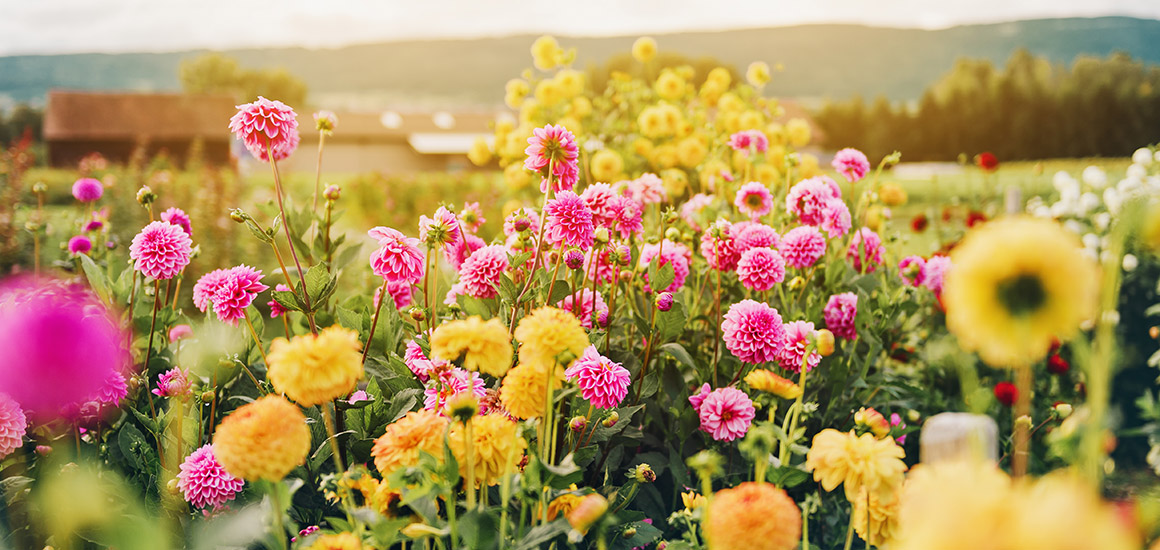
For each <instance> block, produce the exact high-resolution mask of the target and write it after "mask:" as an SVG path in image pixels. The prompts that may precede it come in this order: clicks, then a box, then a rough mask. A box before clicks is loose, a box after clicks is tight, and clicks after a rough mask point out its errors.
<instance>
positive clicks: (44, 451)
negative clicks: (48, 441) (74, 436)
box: [36, 445, 52, 456]
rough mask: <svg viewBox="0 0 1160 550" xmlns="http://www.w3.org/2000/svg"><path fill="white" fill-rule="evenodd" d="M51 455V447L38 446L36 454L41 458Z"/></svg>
mask: <svg viewBox="0 0 1160 550" xmlns="http://www.w3.org/2000/svg"><path fill="white" fill-rule="evenodd" d="M51 453H52V447H50V446H48V445H37V446H36V454H38V455H40V456H48V455H49V454H51Z"/></svg>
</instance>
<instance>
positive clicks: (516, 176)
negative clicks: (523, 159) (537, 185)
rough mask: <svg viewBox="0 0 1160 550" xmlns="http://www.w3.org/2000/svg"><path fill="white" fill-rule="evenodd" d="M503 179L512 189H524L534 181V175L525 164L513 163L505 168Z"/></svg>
mask: <svg viewBox="0 0 1160 550" xmlns="http://www.w3.org/2000/svg"><path fill="white" fill-rule="evenodd" d="M503 181H504V183H506V184H507V185H508V187H511V188H512V189H523V188H525V187H527V186H528V184H530V183H532V175H531V174H530V173H529V172H528V171H527V170H524V165H523V164H520V163H512V164H509V165H508V167H507V168H504V169H503Z"/></svg>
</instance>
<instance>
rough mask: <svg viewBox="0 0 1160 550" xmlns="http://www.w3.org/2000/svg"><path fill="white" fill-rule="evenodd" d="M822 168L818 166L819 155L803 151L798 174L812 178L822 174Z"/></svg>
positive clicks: (801, 176) (804, 177) (803, 177)
mask: <svg viewBox="0 0 1160 550" xmlns="http://www.w3.org/2000/svg"><path fill="white" fill-rule="evenodd" d="M823 173H824V172H822V168H821V167H820V166H818V157H815V156H814V155H811V154H809V153H803V154H802V156H801V162H800V163H799V164H798V176H799V177H800V178H801V179H806V178H812V177H816V176H820V175H822V174H823Z"/></svg>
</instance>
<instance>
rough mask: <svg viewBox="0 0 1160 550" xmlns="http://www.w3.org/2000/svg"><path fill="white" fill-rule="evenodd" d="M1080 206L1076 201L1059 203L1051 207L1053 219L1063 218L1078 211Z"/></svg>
mask: <svg viewBox="0 0 1160 550" xmlns="http://www.w3.org/2000/svg"><path fill="white" fill-rule="evenodd" d="M1078 206H1079V205H1077V204H1076V203H1075V201H1062V200H1061V201H1059V202H1057V203H1055V204H1053V205H1051V217H1053V218H1062V217H1065V216H1067V215H1070V214H1072V213H1073V212H1075V211H1076V208H1077V207H1078Z"/></svg>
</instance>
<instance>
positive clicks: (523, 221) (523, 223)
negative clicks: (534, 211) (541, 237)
mask: <svg viewBox="0 0 1160 550" xmlns="http://www.w3.org/2000/svg"><path fill="white" fill-rule="evenodd" d="M531 226H532V220H529V219H528V218H527V216H520V217H518V218H516V219H515V221H513V222H512V228H513V229H515V230H516V231H518V232H520V233H523V232H524V231H527V230H528V228H529V227H531Z"/></svg>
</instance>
